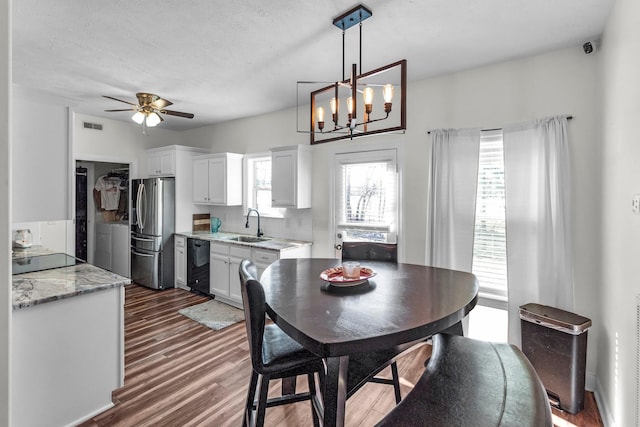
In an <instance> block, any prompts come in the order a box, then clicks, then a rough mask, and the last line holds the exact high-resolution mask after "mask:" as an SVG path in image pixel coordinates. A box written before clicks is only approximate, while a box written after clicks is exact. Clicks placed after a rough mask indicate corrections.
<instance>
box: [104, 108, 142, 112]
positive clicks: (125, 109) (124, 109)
mask: <svg viewBox="0 0 640 427" xmlns="http://www.w3.org/2000/svg"><path fill="white" fill-rule="evenodd" d="M104 111H108V112H109V113H112V112H114V111H136V108H123V109H122V110H104Z"/></svg>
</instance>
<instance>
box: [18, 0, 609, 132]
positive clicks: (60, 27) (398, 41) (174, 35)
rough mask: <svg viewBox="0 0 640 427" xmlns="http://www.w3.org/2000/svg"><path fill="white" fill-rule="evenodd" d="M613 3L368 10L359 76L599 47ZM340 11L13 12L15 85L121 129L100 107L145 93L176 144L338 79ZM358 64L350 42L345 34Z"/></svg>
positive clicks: (229, 5) (524, 1) (269, 7)
mask: <svg viewBox="0 0 640 427" xmlns="http://www.w3.org/2000/svg"><path fill="white" fill-rule="evenodd" d="M613 2H614V0H561V1H558V0H534V1H532V0H482V1H477V0H475V1H473V0H394V1H389V0H371V1H368V2H366V3H364V4H365V5H366V6H367V7H368V8H370V9H371V10H372V11H373V16H372V17H371V18H369V19H368V20H366V21H365V22H364V24H363V49H362V56H363V60H362V69H363V70H364V71H367V70H371V69H373V68H377V67H379V66H381V65H385V64H387V63H391V62H395V61H397V60H399V59H407V63H408V78H409V81H412V80H418V79H423V78H426V77H430V76H435V75H439V74H443V73H448V72H452V71H457V70H462V69H468V68H472V67H476V66H479V65H484V64H490V63H495V62H501V61H505V60H508V59H513V58H518V57H523V56H528V55H532V54H536V53H540V52H544V51H549V50H554V49H559V48H564V47H569V46H575V47H576V49H581V47H580V46H581V45H582V43H584V42H585V41H587V40H592V39H594V38H596V37H597V36H598V35H599V34H601V33H602V31H603V28H604V24H605V21H606V18H607V16H608V14H609V11H610V9H611V7H612V5H613ZM356 4H357V3H355V2H352V1H346V0H323V1H317V0H316V1H310V0H307V1H291V0H272V1H264V0H244V1H240V0H236V1H228V0H227V1H222V0H191V1H185V0H153V1H152V0H136V1H131V0H103V1H82V0H56V1H47V0H13V2H12V9H13V16H12V27H13V32H12V38H13V53H12V54H13V81H14V83H16V84H18V85H21V86H25V87H28V88H32V89H36V90H39V91H45V92H47V93H48V94H50V95H53V96H56V97H62V98H64V99H65V101H66V102H67V103H68V105H70V106H71V107H72V108H73V110H74V111H77V112H81V113H86V114H91V115H96V116H102V117H109V118H112V119H117V120H127V121H129V120H130V116H131V114H130V113H128V112H120V113H105V112H103V110H105V109H115V108H126V107H127V106H126V105H125V104H121V103H118V102H116V101H112V100H108V99H105V98H102V97H101V96H102V95H109V96H113V97H116V98H120V99H124V100H128V101H131V102H134V101H135V93H136V92H140V91H143V92H152V93H156V94H158V95H160V96H162V97H164V98H167V99H169V100H171V101H173V103H174V105H172V106H171V107H169V108H170V109H173V110H178V111H185V112H190V113H194V114H195V119H193V120H189V119H184V118H177V117H166V121H165V122H164V123H163V124H162V125H161V126H163V127H165V128H168V129H175V130H184V129H189V128H194V127H200V126H206V125H209V124H212V123H216V122H221V121H226V120H230V119H235V118H240V117H247V116H251V115H256V114H261V113H265V112H270V111H275V110H280V109H283V108H288V107H292V106H295V104H296V81H298V80H322V81H332V80H336V79H339V78H341V77H342V72H341V61H342V37H341V32H340V30H338V29H337V28H336V27H334V26H333V25H332V24H331V22H332V19H333V18H334V17H336V16H338V15H340V14H341V13H343V12H345V11H346V10H348V9H350V8H352V7H353V6H355V5H356ZM346 42H347V49H346V52H347V64H350V63H351V62H357V52H358V49H357V44H358V30H357V27H354V28H352V29H350V30H348V31H347V33H346Z"/></svg>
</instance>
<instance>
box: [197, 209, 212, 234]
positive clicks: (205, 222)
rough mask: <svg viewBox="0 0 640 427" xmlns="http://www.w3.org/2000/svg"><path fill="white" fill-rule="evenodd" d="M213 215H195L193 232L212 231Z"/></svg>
mask: <svg viewBox="0 0 640 427" xmlns="http://www.w3.org/2000/svg"><path fill="white" fill-rule="evenodd" d="M210 230H211V214H208V213H207V214H193V231H210Z"/></svg>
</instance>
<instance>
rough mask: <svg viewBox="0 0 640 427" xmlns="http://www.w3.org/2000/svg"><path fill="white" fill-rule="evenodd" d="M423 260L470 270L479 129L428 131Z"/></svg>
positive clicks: (446, 266) (456, 268) (428, 263)
mask: <svg viewBox="0 0 640 427" xmlns="http://www.w3.org/2000/svg"><path fill="white" fill-rule="evenodd" d="M430 143H431V147H430V160H431V163H430V170H429V180H430V182H429V195H428V201H427V203H428V204H427V236H426V241H427V245H426V257H425V258H426V259H425V263H426V264H427V265H431V266H434V267H441V268H450V269H453V270H461V271H469V272H470V271H471V267H472V262H473V235H474V223H475V213H476V212H475V206H476V190H477V188H476V187H477V180H478V156H479V152H480V129H467V130H452V129H447V130H434V131H431V140H430Z"/></svg>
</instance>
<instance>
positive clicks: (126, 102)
mask: <svg viewBox="0 0 640 427" xmlns="http://www.w3.org/2000/svg"><path fill="white" fill-rule="evenodd" d="M102 97H103V98H109V99H113V100H114V101H120V102H124V103H125V104H129V105H133V106H134V107H137V106H138V104H134V103H133V102H129V101H123V100H122V99H118V98H114V97H113V96H107V95H102Z"/></svg>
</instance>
